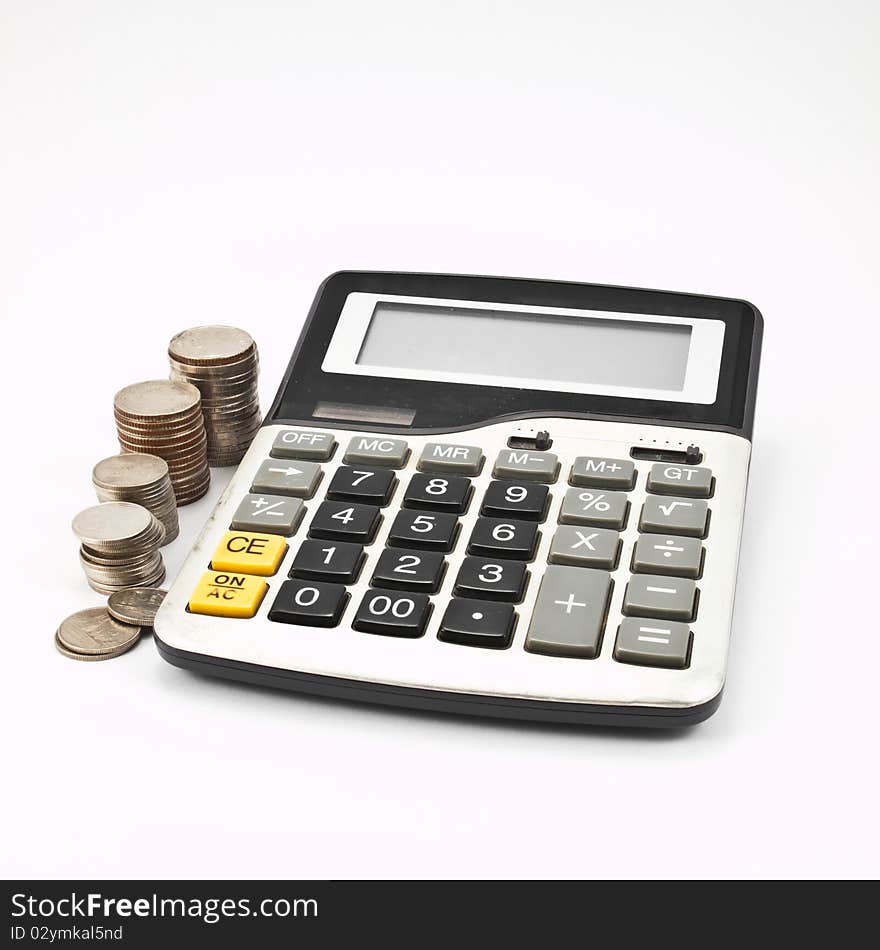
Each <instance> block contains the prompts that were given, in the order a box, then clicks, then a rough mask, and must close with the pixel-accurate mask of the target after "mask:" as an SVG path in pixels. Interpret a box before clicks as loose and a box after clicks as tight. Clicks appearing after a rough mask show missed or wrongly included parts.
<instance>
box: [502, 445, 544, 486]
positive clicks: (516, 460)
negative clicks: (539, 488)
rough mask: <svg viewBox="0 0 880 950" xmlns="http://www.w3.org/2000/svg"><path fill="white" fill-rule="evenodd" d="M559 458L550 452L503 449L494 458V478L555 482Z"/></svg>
mask: <svg viewBox="0 0 880 950" xmlns="http://www.w3.org/2000/svg"><path fill="white" fill-rule="evenodd" d="M558 474H559V459H558V458H557V457H556V456H555V455H554V454H553V453H552V452H530V451H528V450H527V449H503V450H502V451H501V452H499V453H498V458H497V459H496V460H495V469H494V470H493V472H492V475H493V477H494V478H521V479H524V480H525V481H529V482H555V481H556V476H557V475H558Z"/></svg>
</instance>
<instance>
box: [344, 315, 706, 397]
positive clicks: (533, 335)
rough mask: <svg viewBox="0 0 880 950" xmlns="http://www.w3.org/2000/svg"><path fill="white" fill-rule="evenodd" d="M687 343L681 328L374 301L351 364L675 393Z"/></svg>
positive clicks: (687, 332) (680, 385) (685, 363)
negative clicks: (354, 359) (358, 350)
mask: <svg viewBox="0 0 880 950" xmlns="http://www.w3.org/2000/svg"><path fill="white" fill-rule="evenodd" d="M691 335H692V327H691V326H690V325H689V324H687V323H661V322H659V321H658V322H656V323H655V322H650V320H644V318H643V319H641V320H638V321H637V320H628V319H626V318H625V317H623V316H621V317H619V318H618V317H614V318H609V317H608V316H607V315H603V318H601V319H599V318H590V317H583V316H571V315H565V314H558V313H540V312H527V311H526V312H523V311H521V310H520V311H513V310H504V309H496V308H492V309H489V308H488V307H487V308H482V309H474V308H472V307H471V308H469V307H455V306H439V305H430V304H415V303H399V302H392V301H379V302H377V303H376V306H375V309H374V310H373V313H372V317H371V318H370V321H369V325H368V327H367V332H366V335H365V337H364V339H363V343H362V345H361V348H360V352H359V353H358V356H357V360H356V362H357V363H358V364H359V365H360V366H365V367H366V366H382V367H388V366H394V367H399V368H400V369H406V370H424V371H425V372H426V373H438V372H440V373H443V372H449V373H457V374H460V373H468V374H479V375H480V376H488V377H493V376H498V377H506V378H508V379H509V378H511V377H513V378H520V379H523V380H535V379H541V380H566V381H570V382H573V383H583V384H585V385H599V386H615V387H618V386H619V387H639V388H647V389H652V390H660V391H668V392H681V391H682V390H683V389H684V386H685V379H686V375H687V367H688V355H689V352H690V348H691Z"/></svg>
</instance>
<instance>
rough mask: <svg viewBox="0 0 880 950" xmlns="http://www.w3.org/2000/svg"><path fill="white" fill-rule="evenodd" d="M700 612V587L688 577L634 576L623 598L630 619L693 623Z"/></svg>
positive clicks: (625, 610)
mask: <svg viewBox="0 0 880 950" xmlns="http://www.w3.org/2000/svg"><path fill="white" fill-rule="evenodd" d="M696 609H697V585H696V584H695V583H694V582H693V581H691V580H688V579H687V578H684V577H662V576H661V575H659V574H654V575H652V574H634V575H633V576H632V577H631V578H630V579H629V583H628V584H627V585H626V592H625V593H624V595H623V612H624V613H625V614H627V615H628V616H631V617H632V616H635V617H656V618H658V619H660V620H693V619H694V616H695V614H696Z"/></svg>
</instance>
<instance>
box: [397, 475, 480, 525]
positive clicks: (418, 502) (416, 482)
mask: <svg viewBox="0 0 880 950" xmlns="http://www.w3.org/2000/svg"><path fill="white" fill-rule="evenodd" d="M472 491H473V489H472V487H471V480H470V479H469V478H465V477H464V476H463V475H424V474H422V473H421V472H416V474H415V475H413V477H412V478H411V479H410V483H409V485H407V487H406V494H405V495H404V496H403V504H404V507H406V508H421V509H425V510H427V511H448V512H451V513H452V514H458V515H460V514H462V513H463V512H464V511H465V510H466V509H467V506H468V502H469V501H470V498H471V493H472Z"/></svg>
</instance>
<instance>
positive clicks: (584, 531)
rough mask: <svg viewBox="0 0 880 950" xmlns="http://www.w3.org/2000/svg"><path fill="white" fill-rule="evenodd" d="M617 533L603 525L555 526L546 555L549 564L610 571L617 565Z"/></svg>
mask: <svg viewBox="0 0 880 950" xmlns="http://www.w3.org/2000/svg"><path fill="white" fill-rule="evenodd" d="M619 550H620V535H619V534H618V533H617V532H616V531H606V530H605V529H604V528H587V527H582V528H576V527H574V526H573V525H572V526H568V525H562V526H561V527H559V528H557V529H556V534H554V535H553V542H552V543H551V545H550V554H549V555H548V556H547V560H548V561H549V562H550V563H551V564H571V565H572V566H573V567H595V568H600V569H604V570H606V571H611V570H613V569H614V568H615V567H616V566H617V554H618V551H619Z"/></svg>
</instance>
